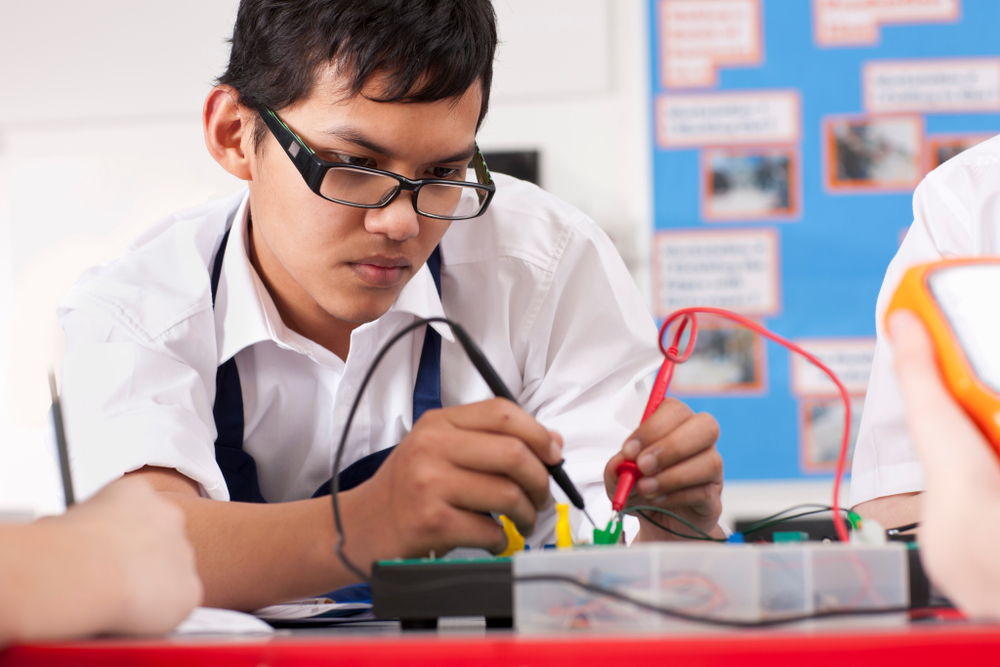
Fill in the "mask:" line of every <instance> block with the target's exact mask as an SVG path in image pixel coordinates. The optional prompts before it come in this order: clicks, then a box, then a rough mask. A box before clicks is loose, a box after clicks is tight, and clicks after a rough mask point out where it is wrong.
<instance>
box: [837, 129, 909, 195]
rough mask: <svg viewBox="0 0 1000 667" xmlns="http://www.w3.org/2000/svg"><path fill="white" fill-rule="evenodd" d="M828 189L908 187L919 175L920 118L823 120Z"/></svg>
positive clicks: (894, 189)
mask: <svg viewBox="0 0 1000 667" xmlns="http://www.w3.org/2000/svg"><path fill="white" fill-rule="evenodd" d="M824 131H825V134H826V142H825V147H826V151H827V160H826V167H827V174H826V178H827V186H828V187H829V188H830V190H832V191H854V192H857V191H872V192H874V191H880V190H881V191H898V190H911V189H913V188H914V187H916V185H917V183H919V182H920V179H921V177H923V168H922V164H921V162H922V155H923V152H922V145H923V134H924V126H923V121H922V120H921V118H920V117H919V116H868V117H861V116H852V117H840V118H828V119H826V121H825V123H824Z"/></svg>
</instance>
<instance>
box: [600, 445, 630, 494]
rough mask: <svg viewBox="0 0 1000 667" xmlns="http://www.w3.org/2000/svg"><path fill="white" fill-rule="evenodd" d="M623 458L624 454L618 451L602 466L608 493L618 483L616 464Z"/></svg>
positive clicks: (623, 460) (612, 490) (621, 461)
mask: <svg viewBox="0 0 1000 667" xmlns="http://www.w3.org/2000/svg"><path fill="white" fill-rule="evenodd" d="M625 460H626V457H625V454H624V453H623V452H618V453H616V454H615V455H614V456H612V457H611V458H610V459H609V460H608V463H607V465H605V466H604V486H605V487H607V489H608V493H609V494H611V493H614V488H615V486H617V485H618V466H619V465H621V464H622V463H623V462H625Z"/></svg>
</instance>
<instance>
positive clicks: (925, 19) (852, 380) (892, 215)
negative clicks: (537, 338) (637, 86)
mask: <svg viewBox="0 0 1000 667" xmlns="http://www.w3.org/2000/svg"><path fill="white" fill-rule="evenodd" d="M649 8H650V21H649V24H650V27H651V41H650V44H651V53H650V57H651V62H652V67H651V72H652V81H651V84H652V104H653V110H652V112H653V137H652V144H653V174H654V178H653V183H654V192H655V195H654V197H655V201H654V211H655V225H654V227H655V229H654V240H653V244H652V247H653V258H652V267H653V282H654V287H653V298H654V308H655V311H656V314H657V317H658V318H659V319H660V320H661V321H662V320H663V318H665V317H666V316H667V315H668V314H669V313H670V312H672V311H673V310H676V309H677V308H680V307H685V306H694V305H702V306H716V307H721V308H729V309H732V310H735V311H737V312H740V313H743V314H746V315H750V316H753V317H755V318H758V319H759V320H760V321H761V322H762V323H763V324H764V325H765V326H767V327H768V328H770V329H771V330H772V331H775V332H776V333H778V334H780V335H782V336H785V337H787V338H790V339H792V340H793V341H796V342H800V343H803V344H805V345H806V347H807V349H809V350H810V351H812V352H813V353H814V354H817V356H819V357H820V358H821V359H823V360H824V361H827V362H828V363H830V364H831V365H832V366H833V368H834V370H836V371H837V372H838V374H839V375H840V376H841V379H842V380H844V381H845V383H846V384H847V385H848V387H849V389H850V390H851V392H852V395H854V396H855V398H854V403H853V404H854V406H855V407H854V412H855V413H856V416H855V419H854V421H855V428H856V424H857V422H858V420H859V419H860V412H861V405H862V404H863V400H864V391H865V388H866V385H867V379H868V373H869V371H870V367H871V355H872V353H873V351H874V340H875V338H874V336H875V321H874V311H875V300H876V297H877V295H878V290H879V287H880V285H881V282H882V278H883V276H884V273H885V269H886V267H887V266H888V264H889V261H890V260H891V259H892V257H893V255H894V254H895V252H896V250H897V248H898V247H899V243H900V241H901V239H902V237H903V235H904V234H905V232H906V229H907V227H908V226H909V224H910V222H911V220H912V209H911V196H912V193H913V189H914V187H915V186H916V184H917V183H918V182H919V181H920V179H921V178H922V177H923V176H924V175H925V174H926V173H927V172H928V171H929V170H930V169H932V168H933V167H934V166H935V165H936V164H939V163H940V162H941V161H943V160H945V159H947V158H948V157H950V156H952V155H954V154H955V153H957V152H960V151H961V150H963V149H964V148H967V147H969V146H971V145H974V144H975V143H978V142H979V141H981V140H983V139H985V138H987V137H989V136H991V135H993V134H996V133H998V132H1000V56H998V55H997V54H998V53H1000V28H998V26H1000V2H998V1H997V0H811V1H810V0H650V2H649ZM701 326H702V332H701V333H700V334H699V341H698V347H697V348H696V350H695V355H694V356H693V358H692V360H691V361H690V362H688V363H687V364H684V365H682V366H679V367H678V369H677V372H676V374H675V380H674V385H673V387H672V393H674V394H676V395H678V396H679V397H681V398H683V399H684V400H685V401H686V402H688V403H689V404H690V405H691V406H692V408H694V409H695V410H698V411H701V410H704V411H708V412H710V413H712V414H713V415H715V417H716V418H717V419H718V421H719V423H720V425H721V427H722V436H721V438H720V442H719V448H720V451H721V452H722V455H723V458H724V459H725V462H726V477H727V479H781V478H802V477H817V476H823V475H829V474H830V473H831V472H832V469H833V464H834V463H835V457H836V450H837V448H838V447H839V439H840V434H841V431H842V424H843V421H842V420H843V408H842V407H841V404H840V399H839V398H837V397H836V395H835V394H834V393H833V385H832V384H830V383H828V381H824V379H823V378H822V377H821V376H818V375H817V374H816V372H815V371H814V370H812V369H811V368H809V367H806V366H804V365H800V364H799V362H797V361H795V360H793V359H791V358H790V354H789V353H788V352H787V351H785V350H784V349H783V348H780V347H778V346H776V345H774V344H772V343H766V342H765V341H763V340H761V339H760V338H758V337H757V336H756V335H752V334H749V333H747V332H745V331H743V330H738V329H733V328H729V327H727V326H725V325H723V324H721V323H712V322H710V321H707V320H706V321H704V322H703V323H702V325H701Z"/></svg>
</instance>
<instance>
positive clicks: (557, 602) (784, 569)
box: [513, 542, 909, 633]
mask: <svg viewBox="0 0 1000 667" xmlns="http://www.w3.org/2000/svg"><path fill="white" fill-rule="evenodd" d="M513 574H514V577H515V580H514V623H515V626H516V627H517V629H518V630H519V631H520V632H529V633H531V632H553V631H560V630H566V631H568V630H574V629H592V630H601V631H609V632H662V631H670V630H684V631H690V630H692V629H695V628H699V627H702V628H704V627H709V626H708V624H705V623H696V622H692V621H686V620H680V619H677V618H672V617H668V616H665V615H663V614H660V613H657V612H655V611H652V610H648V609H643V608H640V607H638V606H636V605H634V604H631V603H629V602H625V601H620V600H615V599H613V598H610V597H608V596H605V595H601V594H599V593H596V592H591V591H587V590H584V589H582V588H580V587H578V586H575V585H572V584H570V583H568V582H564V581H519V578H521V577H532V576H539V575H541V576H545V575H558V576H568V577H572V578H574V579H577V580H580V581H584V582H587V583H589V584H593V585H596V586H599V587H601V588H609V589H613V590H615V591H617V592H620V593H623V594H625V595H627V596H629V597H632V598H635V599H637V600H642V601H644V602H648V603H650V604H653V605H656V606H658V607H666V608H669V609H671V610H674V611H677V612H682V613H684V614H689V615H692V616H698V617H707V618H711V619H719V620H730V621H750V622H754V621H765V620H776V619H782V618H789V617H799V616H803V615H808V614H815V613H819V612H829V611H847V610H872V609H898V608H901V607H905V606H906V605H908V604H909V584H908V581H909V574H908V567H907V555H906V546H905V545H903V544H897V543H890V544H887V545H884V546H858V545H843V544H839V543H836V544H820V543H808V542H801V543H790V544H776V545H775V544H761V545H752V544H743V545H738V544H725V545H716V544H711V545H702V544H692V543H681V544H676V543H660V544H643V545H636V546H632V547H628V548H625V547H600V546H594V547H582V548H581V547H577V548H574V549H565V550H546V551H529V552H521V553H518V554H516V555H515V557H514V561H513ZM899 618H900V616H899V615H897V617H896V621H895V622H898V619H899ZM867 619H868V620H866V623H868V622H870V621H871V617H867Z"/></svg>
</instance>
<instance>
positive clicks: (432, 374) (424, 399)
mask: <svg viewBox="0 0 1000 667" xmlns="http://www.w3.org/2000/svg"><path fill="white" fill-rule="evenodd" d="M228 240H229V230H227V231H226V233H225V235H224V236H223V237H222V244H221V245H220V246H219V250H218V252H217V253H216V254H215V263H214V265H213V266H212V307H213V308H214V307H215V294H216V292H217V291H218V289H219V276H220V275H221V273H222V258H223V255H225V253H226V242H227V241H228ZM427 268H428V269H430V271H431V275H432V276H433V277H434V286H435V287H436V288H437V292H438V296H439V297H440V296H441V253H440V250H439V249H438V248H435V249H434V252H433V253H431V256H430V257H428V258H427ZM440 407H441V334H439V333H438V332H437V331H435V330H434V329H433V327H430V326H428V327H427V332H426V334H425V335H424V346H423V349H422V350H421V352H420V365H419V366H418V369H417V381H416V384H415V386H414V388H413V423H414V424H416V423H417V420H418V419H420V416H421V415H422V414H424V412H425V411H427V410H431V409H434V408H440ZM212 414H213V415H214V416H215V429H216V431H217V432H218V437H216V439H215V460H216V461H217V462H218V464H219V468H221V469H222V475H223V477H225V479H226V486H228V487H229V498H230V500H233V501H237V502H245V503H266V502H267V500H265V499H264V496H263V495H262V494H261V492H260V483H259V482H258V480H257V463H256V462H255V461H254V459H253V456H251V455H250V454H249V453H248V452H246V451H244V450H243V390H242V388H241V387H240V374H239V371H238V370H237V369H236V357H235V356H234V357H232V358H230V359H228V360H227V361H225V362H224V363H223V364H222V365H221V366H219V368H218V370H217V371H216V373H215V405H214V406H213V407H212ZM392 449H393V448H392V447H390V448H388V449H383V450H382V451H379V452H375V453H374V454H369V455H368V456H366V457H364V458H362V459H360V460H358V461H355V462H354V463H352V464H351V465H349V466H348V467H346V468H344V470H342V471H341V472H340V478H339V480H338V485H339V488H340V490H341V491H347V490H348V489H353V488H354V487H356V486H357V485H358V484H361V483H362V482H364V481H366V480H367V479H368V478H370V477H371V476H372V475H374V474H375V471H376V470H378V467H379V466H380V465H382V462H383V461H385V459H386V457H388V456H389V454H390V453H391V452H392ZM329 493H330V482H329V481H327V482H324V483H323V485H322V486H321V487H319V488H318V489H317V490H316V493H314V494H313V496H312V497H313V498H318V497H319V496H323V495H328V494H329Z"/></svg>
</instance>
